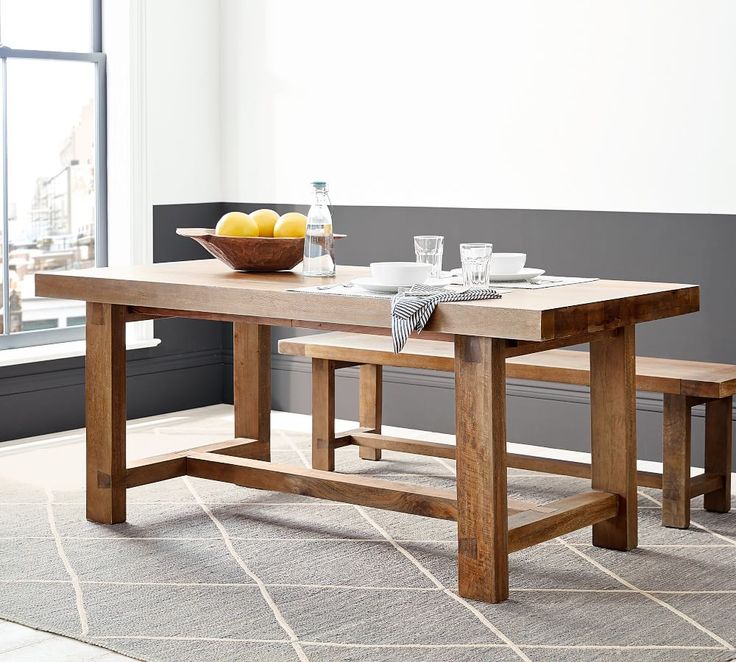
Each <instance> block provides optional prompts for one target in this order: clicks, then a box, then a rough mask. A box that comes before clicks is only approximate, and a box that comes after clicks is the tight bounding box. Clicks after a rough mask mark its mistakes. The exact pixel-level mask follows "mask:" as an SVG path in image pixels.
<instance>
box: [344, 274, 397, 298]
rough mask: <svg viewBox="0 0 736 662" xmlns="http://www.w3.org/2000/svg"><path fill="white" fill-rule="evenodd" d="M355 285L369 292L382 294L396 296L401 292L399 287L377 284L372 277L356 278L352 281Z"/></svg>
mask: <svg viewBox="0 0 736 662" xmlns="http://www.w3.org/2000/svg"><path fill="white" fill-rule="evenodd" d="M351 282H352V283H353V285H357V286H358V287H361V288H363V289H364V290H368V291H369V292H380V293H381V294H396V293H397V292H398V291H399V286H398V285H386V284H384V283H377V282H376V281H375V280H374V279H373V278H372V277H371V276H366V277H365V278H354V279H353V280H352V281H351Z"/></svg>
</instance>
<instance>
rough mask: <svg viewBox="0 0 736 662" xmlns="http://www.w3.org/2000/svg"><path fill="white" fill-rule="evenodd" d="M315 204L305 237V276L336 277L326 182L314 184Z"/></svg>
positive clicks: (308, 218) (309, 214) (310, 211)
mask: <svg viewBox="0 0 736 662" xmlns="http://www.w3.org/2000/svg"><path fill="white" fill-rule="evenodd" d="M312 186H313V187H314V202H313V203H312V206H311V207H310V208H309V213H308V214H307V233H306V236H305V237H304V262H303V264H302V273H303V274H304V275H305V276H322V277H326V276H334V275H335V240H334V237H333V236H332V214H330V198H329V195H328V194H327V184H326V183H325V182H312Z"/></svg>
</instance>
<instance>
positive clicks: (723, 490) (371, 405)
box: [279, 332, 736, 528]
mask: <svg viewBox="0 0 736 662" xmlns="http://www.w3.org/2000/svg"><path fill="white" fill-rule="evenodd" d="M279 352H280V353H282V354H288V355H294V356H305V357H309V358H311V359H312V361H313V366H314V368H315V373H314V374H320V375H322V377H320V378H319V383H317V381H314V382H313V420H317V421H318V425H321V426H322V427H324V426H325V425H326V426H327V427H328V428H329V425H330V423H329V419H330V418H332V419H334V377H333V378H332V379H330V378H329V375H331V374H332V373H333V372H334V370H336V369H339V368H342V367H347V366H352V365H360V366H362V367H361V386H360V391H361V416H360V418H361V429H360V430H357V431H354V432H353V433H352V434H344V435H341V436H339V437H338V438H335V435H334V431H333V432H332V433H331V434H330V432H329V429H328V430H327V436H328V437H330V438H329V439H327V440H323V443H322V444H321V445H320V446H319V447H316V446H313V464H316V465H319V466H316V467H315V468H321V469H332V468H334V448H336V447H339V446H341V445H346V444H355V445H357V446H359V447H360V455H361V457H362V458H364V459H375V460H378V459H380V454H381V449H391V450H398V451H403V452H408V453H419V454H424V455H438V456H441V457H454V447H452V446H447V445H443V444H430V443H428V442H422V441H412V440H404V439H397V438H394V437H387V436H385V435H381V434H380V421H381V412H380V409H381V381H382V373H381V368H382V367H383V366H395V367H405V368H421V369H424V370H438V371H445V372H453V371H454V357H453V343H451V342H445V341H437V340H423V339H418V338H410V339H409V341H408V342H407V344H406V346H405V348H404V350H403V351H402V352H401V353H400V354H394V352H393V351H392V343H391V338H390V337H389V336H379V335H368V334H360V333H346V332H332V333H322V334H314V335H309V336H300V337H295V338H288V339H284V340H281V341H280V342H279ZM325 375H327V376H326V377H325ZM506 376H507V377H508V378H511V379H520V380H531V381H543V382H556V383H563V384H578V385H584V386H587V385H589V383H590V356H589V354H588V352H585V351H577V350H569V349H552V350H547V351H544V352H538V353H534V354H526V355H523V356H515V357H511V358H508V359H507V361H506ZM636 388H637V390H639V391H649V392H655V393H662V394H663V395H664V426H663V429H664V435H663V436H664V439H663V442H664V451H663V465H664V471H663V475H659V474H652V473H649V472H639V484H640V485H644V486H648V487H657V488H661V489H662V490H663V509H662V518H663V523H664V524H665V525H667V526H673V527H678V528H687V527H688V526H689V523H690V499H691V498H692V497H694V496H697V495H700V494H705V507H706V509H708V510H713V511H716V512H727V511H728V509H729V508H730V504H731V498H730V476H731V473H730V472H731V444H732V441H731V434H732V433H731V408H732V396H733V395H734V393H736V366H733V365H727V364H720V363H707V362H701V361H684V360H680V359H661V358H651V357H637V359H636ZM703 403H705V405H706V439H705V465H706V466H705V473H704V474H701V475H700V476H696V477H694V478H692V479H691V477H690V433H691V420H690V419H691V409H692V407H693V406H695V405H699V404H703ZM319 408H322V409H323V410H324V411H319V412H317V411H316V409H319ZM332 429H333V430H334V426H333V428H332ZM322 436H324V434H323V435H322ZM325 444H326V446H325ZM508 465H509V466H510V467H516V468H523V469H531V470H536V471H547V472H550V473H560V474H565V475H572V476H579V477H589V476H590V465H588V464H584V463H577V462H568V461H563V460H550V459H547V458H538V457H531V456H522V455H512V454H510V455H509V457H508Z"/></svg>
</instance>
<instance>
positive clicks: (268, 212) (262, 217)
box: [249, 209, 279, 237]
mask: <svg viewBox="0 0 736 662" xmlns="http://www.w3.org/2000/svg"><path fill="white" fill-rule="evenodd" d="M249 216H250V217H251V218H252V219H253V220H254V221H255V222H256V223H258V236H259V237H273V226H274V225H276V221H278V220H279V215H278V214H277V213H276V212H275V211H274V210H273V209H256V210H255V211H252V212H251V213H250V214H249Z"/></svg>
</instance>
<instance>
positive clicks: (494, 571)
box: [455, 336, 509, 602]
mask: <svg viewBox="0 0 736 662" xmlns="http://www.w3.org/2000/svg"><path fill="white" fill-rule="evenodd" d="M455 426H456V430H457V434H456V439H457V442H456V443H457V455H456V457H457V511H458V512H457V520H458V522H457V524H458V526H457V535H458V584H459V591H460V595H462V596H463V597H466V598H471V599H475V600H483V601H485V602H502V601H503V600H506V599H507V598H508V596H509V570H508V502H507V493H506V362H505V344H504V341H503V340H497V339H494V338H476V337H468V336H455Z"/></svg>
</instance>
